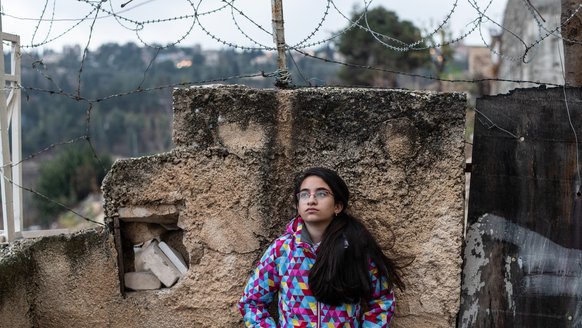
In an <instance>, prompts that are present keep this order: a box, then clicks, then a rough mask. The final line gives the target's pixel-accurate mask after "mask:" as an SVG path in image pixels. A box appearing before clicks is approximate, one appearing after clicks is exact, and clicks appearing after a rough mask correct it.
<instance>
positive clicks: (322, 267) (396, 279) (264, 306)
mask: <svg viewBox="0 0 582 328" xmlns="http://www.w3.org/2000/svg"><path fill="white" fill-rule="evenodd" d="M294 195H295V206H296V208H297V212H298V215H297V216H296V217H295V218H294V219H293V220H291V222H290V223H289V224H288V225H287V229H286V230H287V231H286V233H285V234H283V235H282V236H281V237H279V238H277V239H276V240H275V241H274V242H273V243H272V244H271V245H270V246H269V248H268V249H267V251H266V252H265V254H264V255H263V257H262V258H261V260H260V262H259V264H258V265H257V268H256V269H255V271H254V273H253V274H252V276H251V277H250V279H249V281H248V283H247V285H246V288H245V290H244V293H243V296H242V298H241V300H240V302H239V304H238V307H239V310H240V311H241V313H242V315H243V317H244V322H245V324H246V326H247V327H388V324H389V323H390V320H391V319H392V315H393V313H394V294H393V291H392V287H393V286H397V287H399V288H400V289H404V284H403V282H402V280H401V279H400V276H399V273H398V272H399V271H398V270H399V268H398V267H397V266H396V264H395V263H394V261H392V260H390V259H389V258H387V257H386V256H385V255H384V254H383V253H382V250H381V249H380V247H379V246H378V244H377V242H376V241H375V240H374V238H373V237H372V235H371V234H370V232H369V231H368V230H367V229H366V228H365V227H364V225H363V224H362V223H361V222H360V221H359V220H358V219H356V218H355V217H353V216H352V215H351V214H350V213H349V212H348V211H347V208H348V201H349V196H350V194H349V191H348V187H347V185H346V184H345V182H344V181H343V180H342V179H341V178H340V177H339V176H338V174H337V173H336V172H334V171H332V170H329V169H326V168H311V169H308V170H306V171H305V172H303V174H301V175H300V176H299V178H298V179H297V181H296V183H295V190H294ZM275 294H278V305H279V323H278V324H276V323H275V320H274V319H273V318H272V317H271V316H270V314H269V312H268V306H269V304H270V303H271V301H272V300H273V298H274V296H275Z"/></svg>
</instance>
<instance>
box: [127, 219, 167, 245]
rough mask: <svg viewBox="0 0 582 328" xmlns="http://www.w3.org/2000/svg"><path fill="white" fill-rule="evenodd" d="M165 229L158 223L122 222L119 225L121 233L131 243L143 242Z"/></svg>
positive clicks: (158, 235) (163, 231) (157, 235)
mask: <svg viewBox="0 0 582 328" xmlns="http://www.w3.org/2000/svg"><path fill="white" fill-rule="evenodd" d="M167 226H171V225H167ZM167 231H168V230H166V228H164V227H163V226H162V225H160V224H155V223H146V222H124V223H123V225H122V226H121V233H122V234H123V236H124V237H125V238H127V239H128V240H129V242H130V243H131V244H132V245H138V244H141V243H145V242H146V241H148V240H151V239H154V238H157V237H160V236H161V235H162V234H163V233H165V232H167Z"/></svg>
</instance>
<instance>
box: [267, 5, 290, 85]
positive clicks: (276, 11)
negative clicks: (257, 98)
mask: <svg viewBox="0 0 582 328" xmlns="http://www.w3.org/2000/svg"><path fill="white" fill-rule="evenodd" d="M271 9H272V17H273V19H272V20H273V42H274V43H275V44H276V46H277V54H278V57H277V67H278V68H279V69H278V74H277V78H276V81H275V86H277V87H279V88H287V87H289V85H290V84H291V75H290V74H289V71H288V70H287V57H286V55H285V51H286V50H287V49H286V45H285V29H284V21H283V0H271Z"/></svg>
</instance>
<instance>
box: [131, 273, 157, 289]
mask: <svg viewBox="0 0 582 328" xmlns="http://www.w3.org/2000/svg"><path fill="white" fill-rule="evenodd" d="M125 287H126V288H129V289H133V290H152V289H160V287H162V282H161V281H160V279H158V277H156V275H154V274H153V273H151V272H149V271H143V272H127V273H126V274H125Z"/></svg>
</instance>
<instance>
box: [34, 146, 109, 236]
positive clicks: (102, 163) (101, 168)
mask: <svg viewBox="0 0 582 328" xmlns="http://www.w3.org/2000/svg"><path fill="white" fill-rule="evenodd" d="M111 164H112V159H111V157H109V156H102V157H101V158H99V161H98V160H97V159H96V158H95V156H94V155H93V152H92V151H91V149H90V147H89V146H88V145H86V144H84V145H76V144H75V145H72V146H70V147H68V148H66V149H65V150H64V151H62V152H61V153H59V154H58V155H57V156H55V157H54V158H53V159H52V160H49V161H47V162H46V163H43V165H42V166H41V168H40V174H39V177H38V180H37V182H36V186H35V188H34V189H35V190H36V191H38V192H39V193H41V194H42V195H44V196H46V197H48V198H49V199H52V200H55V201H57V202H59V203H61V204H64V205H66V206H73V205H74V204H76V203H77V202H79V201H80V200H82V199H83V198H85V197H87V196H88V195H89V194H90V193H96V192H99V190H100V187H101V182H102V181H103V178H104V177H105V174H106V170H108V169H109V168H110V167H111ZM33 202H34V203H35V205H36V207H37V208H38V209H39V211H40V212H41V218H40V219H39V221H40V222H39V223H40V224H42V225H45V226H46V225H48V223H49V222H52V221H53V219H54V218H55V217H56V216H57V215H58V214H59V213H60V212H63V211H64V209H63V208H62V207H61V206H59V205H58V204H55V203H54V202H49V201H47V200H46V199H44V198H43V197H40V196H38V195H35V197H34V198H33Z"/></svg>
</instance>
